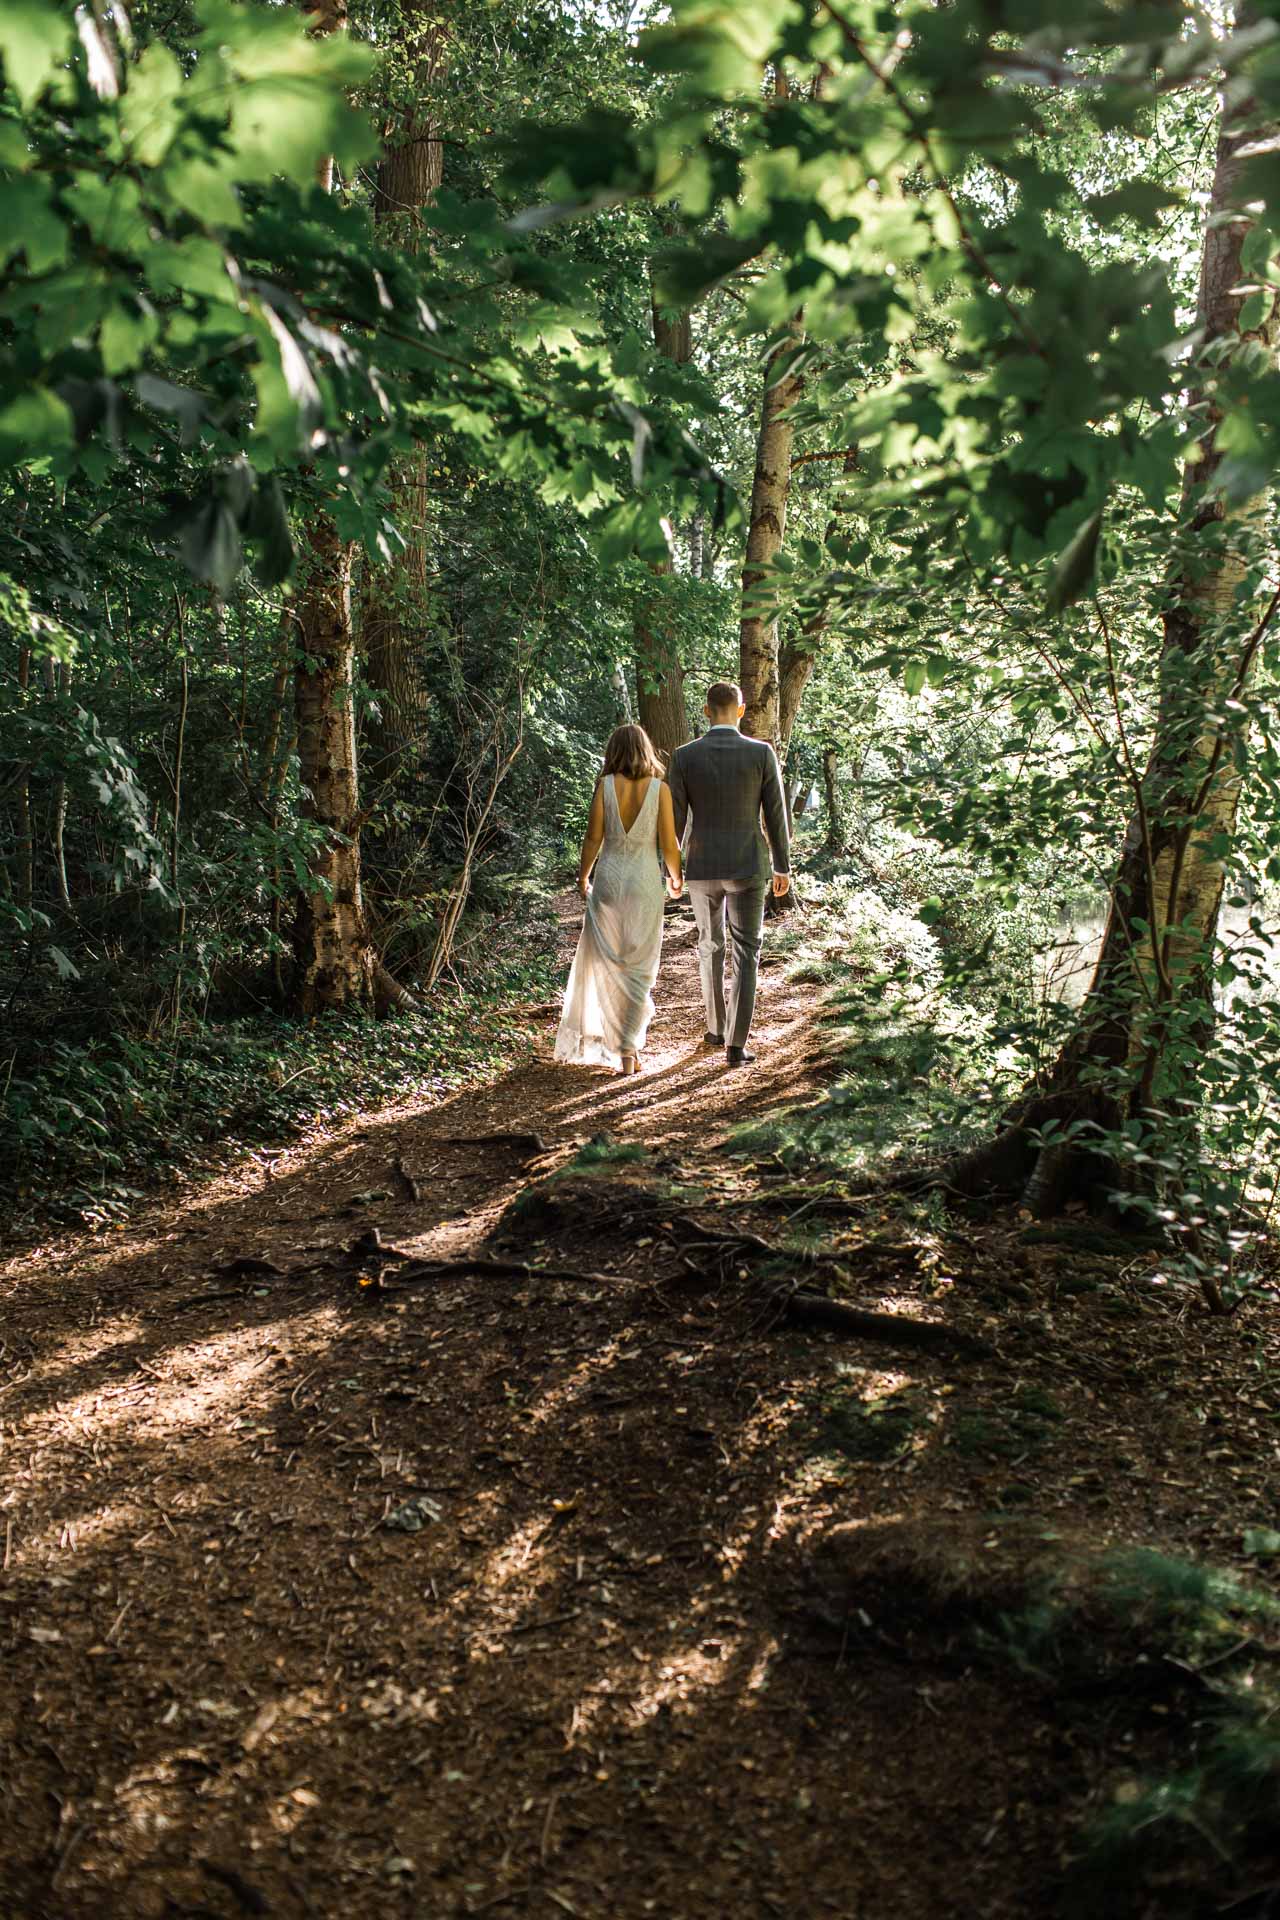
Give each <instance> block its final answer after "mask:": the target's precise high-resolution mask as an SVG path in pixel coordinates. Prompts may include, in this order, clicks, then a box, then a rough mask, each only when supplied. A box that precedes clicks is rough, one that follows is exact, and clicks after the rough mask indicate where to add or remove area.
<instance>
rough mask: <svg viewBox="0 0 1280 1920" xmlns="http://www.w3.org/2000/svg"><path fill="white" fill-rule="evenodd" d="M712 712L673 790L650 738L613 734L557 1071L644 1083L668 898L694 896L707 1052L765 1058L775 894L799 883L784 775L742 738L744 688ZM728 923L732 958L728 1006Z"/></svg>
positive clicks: (716, 700)
mask: <svg viewBox="0 0 1280 1920" xmlns="http://www.w3.org/2000/svg"><path fill="white" fill-rule="evenodd" d="M703 711H704V712H705V714H706V716H707V720H708V722H709V724H708V727H707V731H706V732H705V733H704V734H703V735H702V736H701V737H700V738H699V739H697V740H691V741H690V742H689V743H688V745H686V746H683V747H677V749H676V751H675V752H674V753H673V754H672V756H671V766H670V768H669V770H668V771H667V772H666V775H665V778H664V773H663V767H662V763H661V762H660V760H659V759H658V756H657V754H656V753H655V751H654V747H653V742H652V741H651V740H650V738H649V736H648V734H647V733H646V732H645V730H644V728H643V727H636V726H625V727H617V728H615V729H614V731H613V733H612V734H611V735H610V736H609V742H608V745H607V746H606V748H605V755H604V772H603V774H602V776H601V778H600V780H599V781H598V782H597V785H596V790H595V794H594V796H593V798H592V801H591V810H590V812H589V814H588V816H587V831H586V837H585V839H584V840H583V843H582V859H581V861H580V863H579V869H578V890H579V892H580V893H581V894H582V895H583V897H584V899H585V901H586V912H585V915H584V917H583V923H582V936H581V938H580V940H579V942H578V951H577V954H576V955H575V957H574V962H573V967H572V970H571V972H570V974H569V985H568V989H567V991H566V993H565V998H564V1009H563V1012H562V1015H561V1020H560V1030H559V1032H558V1033H557V1035H556V1059H557V1060H563V1061H568V1062H572V1063H574V1064H576V1065H579V1066H609V1067H614V1068H616V1069H617V1070H618V1071H619V1072H620V1073H624V1074H629V1073H638V1072H639V1071H640V1053H641V1049H642V1048H643V1046H644V1043H645V1036H646V1034H647V1032H648V1029H649V1022H650V1020H651V1019H652V1017H653V983H654V981H655V980H656V979H657V977H658V967H659V964H660V962H661V958H662V922H663V907H664V904H665V901H666V895H667V892H668V890H669V891H670V893H671V895H672V897H673V898H676V899H678V898H679V896H680V894H681V892H682V891H683V889H684V888H685V887H686V886H687V887H688V889H689V897H690V900H691V902H692V904H693V917H694V919H695V921H696V922H697V927H698V965H699V969H700V972H701V977H702V998H703V1004H704V1006H705V1008H706V1019H707V1030H706V1034H705V1041H706V1044H707V1046H709V1047H723V1048H724V1049H725V1059H726V1061H727V1063H728V1065H729V1066H731V1067H741V1066H745V1065H747V1064H748V1063H749V1062H750V1061H751V1060H753V1059H754V1058H755V1055H754V1054H752V1053H749V1052H748V1051H747V1037H748V1035H749V1033H750V1031H751V1018H752V1014H753V1013H754V1011H755V1000H756V972H757V967H758V964H759V958H760V945H761V935H762V929H763V926H764V903H765V896H766V894H767V893H768V892H769V889H770V885H771V884H772V889H773V892H774V893H775V894H779V895H781V894H784V893H786V891H787V889H788V887H789V886H790V884H791V879H790V867H791V862H790V850H789V842H788V834H787V808H786V801H785V799H784V797H783V791H782V774H781V770H780V768H779V766H778V758H777V755H776V754H775V753H774V751H773V748H772V747H771V746H770V745H769V743H768V741H767V740H753V739H751V738H750V737H749V736H747V735H746V734H744V733H742V732H741V731H740V727H739V723H740V721H741V719H742V716H743V714H744V713H745V711H746V708H745V706H744V705H743V700H742V690H741V688H740V687H736V686H733V685H731V684H730V683H729V682H728V681H717V683H716V684H715V686H713V687H711V688H710V689H709V690H708V692H707V703H706V706H705V707H704V709H703ZM762 819H763V830H762V826H761V821H762ZM682 846H683V847H684V848H685V860H684V863H683V864H682V861H681V847H682ZM659 856H661V863H660V862H659ZM663 867H665V869H666V881H665V883H664V880H663V874H662V869H663ZM771 873H772V881H771V878H770V875H771ZM726 921H727V923H728V929H729V936H730V939H731V941H732V951H733V970H732V976H731V979H730V982H729V987H728V994H727V998H726V991H725V968H724V957H725V924H726Z"/></svg>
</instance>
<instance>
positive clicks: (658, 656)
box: [635, 299, 693, 761]
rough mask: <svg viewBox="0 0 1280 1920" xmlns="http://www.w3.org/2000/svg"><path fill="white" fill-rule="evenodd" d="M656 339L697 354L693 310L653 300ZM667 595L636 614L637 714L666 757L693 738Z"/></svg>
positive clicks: (685, 355) (660, 571)
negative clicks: (668, 626) (668, 308)
mask: <svg viewBox="0 0 1280 1920" xmlns="http://www.w3.org/2000/svg"><path fill="white" fill-rule="evenodd" d="M652 309H653V342H654V345H655V346H656V347H657V349H658V352H659V353H661V354H665V355H666V357H667V359H668V360H673V361H674V362H675V364H676V365H677V366H678V367H683V366H687V365H688V363H689V361H690V360H691V359H692V358H693V322H692V319H691V317H690V315H689V314H687V313H676V314H667V313H664V312H663V310H662V309H661V308H660V307H659V305H658V302H657V300H656V299H655V300H654V301H653V303H652ZM671 570H672V569H671V562H670V560H664V561H662V562H659V563H658V564H656V565H655V566H654V569H653V571H654V573H655V574H656V575H657V576H658V578H659V579H662V578H664V577H665V576H666V575H668V574H670V572H671ZM662 607H663V595H662V592H661V589H659V590H658V591H657V592H656V593H655V594H654V597H653V600H652V602H651V604H650V606H649V607H648V608H646V609H645V610H643V611H642V612H641V613H640V614H639V615H638V616H637V618H636V623H635V652H636V717H637V719H638V720H639V722H640V725H641V726H642V727H643V728H644V729H645V732H646V733H647V734H648V735H649V738H650V739H651V740H652V741H653V744H654V746H655V747H656V748H657V749H658V752H659V753H660V754H661V756H662V758H663V760H664V761H669V760H670V758H671V756H672V754H673V753H674V752H675V750H676V748H677V747H682V746H683V745H684V743H685V741H686V740H687V739H688V738H689V712H688V708H687V707H686V705H685V698H684V668H683V666H682V665H681V662H680V652H679V648H678V646H677V645H676V642H675V639H674V636H673V635H672V634H670V633H669V632H666V631H664V630H663V629H664V626H665V623H664V621H663V619H662V614H661V610H662Z"/></svg>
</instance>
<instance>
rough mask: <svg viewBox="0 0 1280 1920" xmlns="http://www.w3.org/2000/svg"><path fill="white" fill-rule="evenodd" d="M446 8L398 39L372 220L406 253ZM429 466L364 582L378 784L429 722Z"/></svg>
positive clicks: (410, 7) (440, 171)
mask: <svg viewBox="0 0 1280 1920" xmlns="http://www.w3.org/2000/svg"><path fill="white" fill-rule="evenodd" d="M442 10H443V7H442V0H408V4H407V6H406V8H405V10H404V13H403V16H402V24H401V28H400V38H401V43H402V46H403V50H404V55H405V58H406V61H407V62H408V64H409V67H410V70H411V76H412V78H411V95H412V99H413V101H414V103H415V104H414V105H412V106H411V107H410V109H409V111H408V113H407V114H406V115H405V116H404V118H403V120H402V122H401V124H400V125H399V127H397V128H394V129H393V130H392V131H391V132H390V133H389V135H388V137H387V141H386V147H385V151H384V153H383V156H382V159H381V162H380V163H379V166H378V174H377V183H376V187H375V191H374V197H373V211H374V218H375V219H376V220H377V222H378V224H379V226H380V227H383V228H384V229H385V230H386V234H387V236H388V237H390V238H393V239H394V240H395V241H396V242H397V243H398V244H399V245H400V246H402V247H403V248H404V249H405V251H406V252H408V253H416V252H417V250H418V246H419V243H420V237H421V229H422V213H423V209H424V208H425V207H428V206H429V205H430V204H431V201H432V200H433V199H434V197H435V195H436V193H437V192H438V190H439V188H440V185H441V183H442V181H443V179H444V145H443V142H442V141H441V139H440V134H439V129H438V127H437V126H436V125H435V123H434V122H433V121H432V119H431V118H430V117H429V115H428V114H427V113H425V112H423V111H421V110H420V108H419V106H418V105H417V102H418V101H419V100H420V99H421V97H422V96H423V95H428V96H429V93H430V90H431V88H432V87H433V86H434V85H435V84H436V83H437V82H438V80H439V78H440V75H441V73H442V71H443V67H444V41H445V35H444V25H443V22H442V21H441V19H440V14H441V12H442ZM429 467H430V459H429V455H428V452H427V449H426V448H425V447H419V448H417V449H415V451H414V452H413V453H411V454H410V455H409V456H408V457H407V458H406V459H404V460H402V461H400V462H398V463H397V464H396V466H395V467H394V468H393V469H392V472H391V476H390V479H391V491H392V499H393V503H394V510H395V515H396V523H397V525H398V527H399V529H400V532H401V534H402V535H403V537H404V539H405V542H406V545H405V547H404V549H403V551H402V552H400V553H399V554H397V556H396V557H395V559H394V560H392V561H389V562H388V563H387V564H386V565H385V566H383V567H380V568H379V569H378V570H377V571H376V572H374V571H370V573H369V574H368V575H367V579H366V586H365V593H364V607H363V616H362V620H361V641H362V646H363V650H364V655H365V675H366V678H367V679H368V682H369V685H370V686H371V687H372V688H373V689H374V691H375V692H376V693H377V695H378V704H377V712H376V713H375V714H372V715H371V716H370V719H369V723H368V732H369V740H370V744H371V746H372V748H373V755H372V758H371V765H370V768H369V771H371V772H372V773H373V775H374V777H375V779H377V780H379V781H382V780H387V779H391V778H392V777H393V776H394V775H395V774H396V773H397V771H399V770H400V769H401V768H403V767H405V766H406V765H407V764H409V763H410V762H411V761H412V760H413V758H414V757H415V756H417V755H419V754H420V753H421V751H422V748H423V745H424V743H425V740H426V735H427V727H428V723H429V718H430V703H429V699H428V693H427V686H426V679H425V675H424V672H423V660H422V650H423V641H424V639H425V635H426V629H427V626H428V622H429V607H428V587H427V582H428V578H429V569H428V506H429V502H430V486H429Z"/></svg>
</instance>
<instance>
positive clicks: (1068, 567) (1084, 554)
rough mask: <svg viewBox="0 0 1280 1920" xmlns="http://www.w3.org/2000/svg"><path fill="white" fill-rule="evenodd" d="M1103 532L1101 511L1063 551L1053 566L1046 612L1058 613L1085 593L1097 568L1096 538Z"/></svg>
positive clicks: (1095, 514)
mask: <svg viewBox="0 0 1280 1920" xmlns="http://www.w3.org/2000/svg"><path fill="white" fill-rule="evenodd" d="M1101 532H1102V509H1101V507H1099V509H1098V511H1097V512H1096V513H1091V514H1090V515H1089V518H1088V519H1087V520H1086V521H1085V523H1084V525H1083V526H1082V527H1081V528H1080V529H1079V531H1078V532H1077V534H1076V536H1075V538H1074V539H1073V540H1072V542H1071V544H1070V546H1069V547H1068V548H1067V550H1066V552H1065V553H1064V554H1063V555H1062V557H1061V559H1060V560H1059V561H1058V563H1057V565H1056V566H1055V567H1054V570H1053V576H1052V579H1051V580H1050V582H1049V591H1048V593H1047V595H1046V596H1045V611H1046V612H1048V613H1061V612H1062V610H1063V608H1064V607H1069V606H1071V605H1073V603H1074V602H1075V601H1077V600H1079V599H1080V597H1081V596H1082V595H1083V594H1085V593H1087V592H1088V590H1089V588H1090V587H1091V586H1092V584H1093V579H1094V574H1095V573H1096V571H1097V565H1098V539H1099V535H1100V534H1101Z"/></svg>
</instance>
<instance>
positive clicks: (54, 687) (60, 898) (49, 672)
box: [40, 654, 71, 913]
mask: <svg viewBox="0 0 1280 1920" xmlns="http://www.w3.org/2000/svg"><path fill="white" fill-rule="evenodd" d="M40 674H41V678H42V680H43V681H44V692H45V698H46V700H53V701H58V700H63V701H65V700H66V699H67V697H68V695H69V694H70V692H71V665H70V662H69V661H63V662H62V663H61V664H60V665H59V664H58V663H57V662H56V661H55V660H54V659H53V656H52V655H51V654H46V655H45V657H44V659H43V660H42V661H41V662H40ZM66 833H67V777H66V775H65V774H64V773H59V774H58V775H57V777H56V779H55V780H54V783H53V793H52V796H51V798H50V801H49V852H50V854H51V855H52V857H53V890H54V895H55V897H56V899H57V902H58V905H59V906H60V907H62V908H64V909H65V911H66V912H67V913H70V911H71V889H70V887H69V886H68V885H67V845H66Z"/></svg>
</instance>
